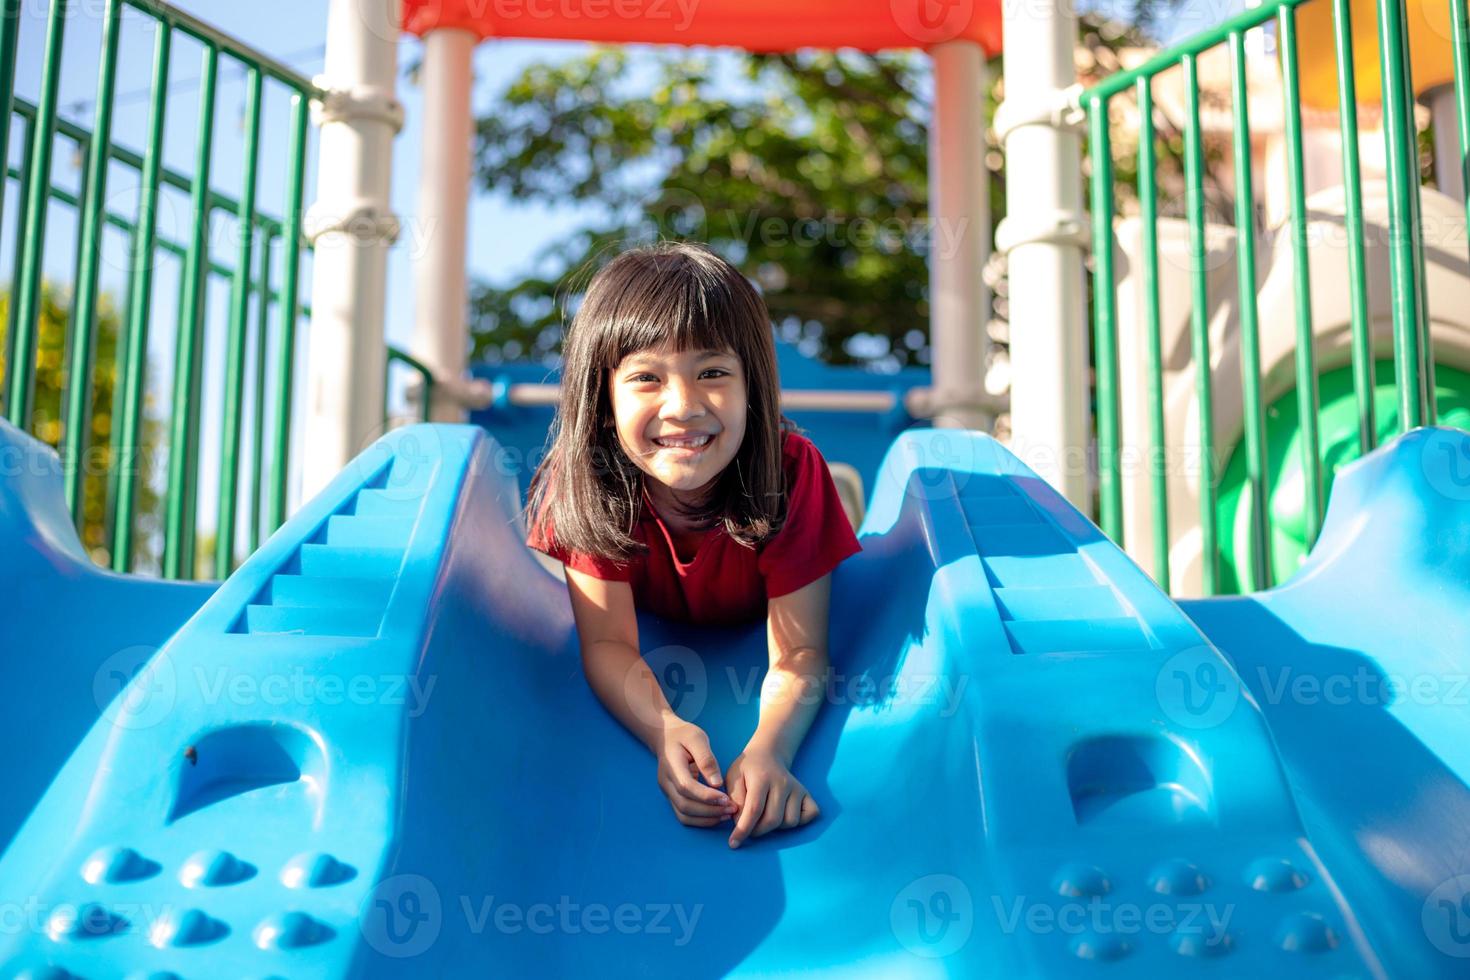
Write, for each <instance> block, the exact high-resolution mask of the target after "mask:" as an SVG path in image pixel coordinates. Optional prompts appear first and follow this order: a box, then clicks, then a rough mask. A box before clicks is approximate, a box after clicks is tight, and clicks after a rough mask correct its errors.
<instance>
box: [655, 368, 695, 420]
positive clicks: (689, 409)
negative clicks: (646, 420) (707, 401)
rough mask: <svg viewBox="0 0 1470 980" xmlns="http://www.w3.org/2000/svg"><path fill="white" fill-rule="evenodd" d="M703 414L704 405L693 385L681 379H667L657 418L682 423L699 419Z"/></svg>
mask: <svg viewBox="0 0 1470 980" xmlns="http://www.w3.org/2000/svg"><path fill="white" fill-rule="evenodd" d="M704 414H705V411H704V403H703V402H702V401H700V398H699V393H698V391H697V390H696V389H695V387H694V385H692V384H690V383H688V382H687V381H685V380H684V379H683V378H677V377H676V378H671V379H669V383H668V385H667V387H665V388H664V400H663V405H661V406H660V407H659V413H658V417H659V418H661V419H672V420H674V421H684V420H686V419H691V418H699V417H700V416H702V415H704Z"/></svg>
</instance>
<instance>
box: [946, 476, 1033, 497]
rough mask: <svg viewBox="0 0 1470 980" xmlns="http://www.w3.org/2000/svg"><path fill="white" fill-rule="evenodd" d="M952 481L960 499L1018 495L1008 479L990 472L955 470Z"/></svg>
mask: <svg viewBox="0 0 1470 980" xmlns="http://www.w3.org/2000/svg"><path fill="white" fill-rule="evenodd" d="M954 481H955V491H956V492H957V493H958V494H959V496H960V499H961V500H978V499H981V498H989V499H995V498H997V497H1019V496H1020V493H1019V492H1018V491H1017V490H1016V488H1015V487H1014V486H1012V485H1011V481H1010V480H1008V479H1006V478H1005V477H1003V476H995V475H994V474H990V473H967V472H964V471H963V470H961V471H957V472H955V474H954Z"/></svg>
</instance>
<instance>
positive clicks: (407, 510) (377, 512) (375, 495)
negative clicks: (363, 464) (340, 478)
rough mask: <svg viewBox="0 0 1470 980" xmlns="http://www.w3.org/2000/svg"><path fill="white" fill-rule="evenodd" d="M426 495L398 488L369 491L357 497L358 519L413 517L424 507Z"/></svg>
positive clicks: (360, 493) (362, 492)
mask: <svg viewBox="0 0 1470 980" xmlns="http://www.w3.org/2000/svg"><path fill="white" fill-rule="evenodd" d="M423 503H424V495H423V493H422V492H421V491H419V492H404V491H402V490H399V489H396V488H388V489H367V490H363V491H361V492H359V493H358V495H357V507H356V511H357V516H358V517H413V516H415V515H416V514H418V512H419V508H421V507H422V506H423Z"/></svg>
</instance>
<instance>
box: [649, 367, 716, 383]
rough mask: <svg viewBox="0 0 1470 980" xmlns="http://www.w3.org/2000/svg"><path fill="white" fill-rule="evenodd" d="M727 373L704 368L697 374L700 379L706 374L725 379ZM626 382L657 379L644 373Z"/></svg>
mask: <svg viewBox="0 0 1470 980" xmlns="http://www.w3.org/2000/svg"><path fill="white" fill-rule="evenodd" d="M729 373H730V372H729V371H726V370H725V369H724V368H705V369H704V370H703V371H701V372H699V376H700V377H701V378H702V377H704V376H705V375H706V374H712V375H714V376H716V377H726V376H727V375H729ZM628 380H629V381H632V382H635V383H642V382H644V381H657V380H658V378H657V377H655V376H654V375H652V374H646V373H645V374H635V375H634V376H633V377H631V378H629V379H628Z"/></svg>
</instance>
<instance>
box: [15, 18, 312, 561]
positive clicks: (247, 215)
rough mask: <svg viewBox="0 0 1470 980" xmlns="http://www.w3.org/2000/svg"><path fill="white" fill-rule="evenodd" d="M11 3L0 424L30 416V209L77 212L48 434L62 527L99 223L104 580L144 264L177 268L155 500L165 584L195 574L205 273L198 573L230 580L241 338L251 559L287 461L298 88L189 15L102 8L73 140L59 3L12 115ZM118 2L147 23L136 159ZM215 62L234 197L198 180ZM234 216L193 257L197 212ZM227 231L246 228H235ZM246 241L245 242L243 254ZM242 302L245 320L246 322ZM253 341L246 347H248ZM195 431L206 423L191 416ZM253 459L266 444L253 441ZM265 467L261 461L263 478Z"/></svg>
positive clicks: (86, 382)
mask: <svg viewBox="0 0 1470 980" xmlns="http://www.w3.org/2000/svg"><path fill="white" fill-rule="evenodd" d="M20 6H21V5H20V2H19V0H5V2H4V8H3V9H4V20H3V24H0V106H3V107H4V108H3V117H4V119H5V120H7V122H8V125H6V126H3V127H0V159H7V156H6V154H7V150H8V144H9V142H10V140H11V139H12V136H11V133H12V132H19V133H22V134H23V135H22V136H21V147H20V148H21V161H20V165H19V167H8V168H7V176H8V177H10V178H11V179H13V180H16V181H18V183H19V187H20V195H19V201H20V214H19V215H18V216H17V217H16V219H15V222H14V224H15V228H16V232H17V238H16V248H15V255H16V268H15V272H14V276H13V279H12V282H11V288H10V294H9V295H10V297H11V303H10V317H9V323H8V329H7V330H6V338H7V340H6V360H5V364H6V376H5V384H4V389H3V393H4V407H5V408H4V410H5V415H6V417H7V418H8V419H9V420H10V421H11V422H12V423H13V424H15V425H17V426H19V427H21V428H30V426H31V423H32V421H33V410H34V404H33V395H34V385H35V370H36V360H35V348H36V336H37V329H38V323H39V318H40V315H41V309H40V302H41V292H42V261H43V256H44V254H45V248H46V243H47V237H46V234H47V218H48V211H49V209H50V208H51V207H52V206H53V205H57V204H60V205H64V206H67V207H70V208H73V209H75V210H76V212H77V222H78V224H77V228H78V232H77V235H76V241H75V260H76V261H75V266H74V268H75V269H76V273H75V281H74V283H73V298H74V299H73V302H72V304H71V311H70V317H69V321H68V324H67V349H68V351H69V356H68V364H67V371H66V385H65V392H64V395H63V404H64V414H63V418H62V422H63V425H62V429H63V435H62V440H61V446H60V451H61V455H62V460H63V473H64V479H65V485H66V496H67V503H68V505H69V506H70V508H71V510H72V513H73V516H74V517H75V518H76V519H77V520H78V522H79V523H80V520H81V504H82V499H81V498H82V485H83V479H84V475H85V472H86V470H85V467H84V464H83V461H84V458H85V456H86V453H87V450H88V443H89V438H90V437H91V436H92V433H91V431H90V429H91V427H90V426H89V425H88V424H86V420H88V419H89V418H90V417H91V412H92V406H91V405H90V404H89V397H90V394H91V391H92V384H91V378H92V377H93V372H94V370H96V369H97V368H98V365H96V364H94V363H93V357H94V350H95V347H96V330H97V323H98V301H99V299H100V296H99V285H98V279H99V275H98V273H99V268H98V267H99V262H100V255H101V252H102V235H103V230H104V227H111V228H115V229H120V230H121V231H123V232H125V233H126V234H127V236H128V238H129V242H130V248H129V256H128V267H127V272H126V282H127V295H126V298H125V301H124V314H123V317H122V324H121V336H120V338H119V344H118V348H119V362H120V363H119V364H118V365H117V367H118V369H119V385H118V387H119V389H120V391H119V397H118V405H117V411H116V415H115V416H114V424H113V425H112V427H111V430H110V433H109V439H110V449H111V454H110V456H109V458H110V460H111V461H112V464H113V465H112V467H111V470H110V472H109V474H108V477H109V481H110V484H111V486H110V490H109V494H108V496H109V498H110V501H111V507H110V508H109V510H110V511H111V512H112V514H113V517H112V533H111V542H112V545H111V564H112V567H113V568H114V569H115V570H117V571H129V570H131V569H132V566H133V557H134V554H133V553H134V536H135V517H136V513H135V509H136V501H137V495H138V483H139V479H140V477H141V475H142V474H141V473H140V467H139V466H138V465H136V464H137V462H138V460H139V457H140V447H141V445H142V438H141V436H142V432H141V420H142V408H143V399H144V389H145V381H146V378H145V372H146V371H147V367H148V365H147V351H148V340H149V333H150V330H152V329H154V328H155V327H156V326H157V324H155V323H154V322H153V321H154V319H155V317H154V315H153V311H152V307H153V292H154V282H153V276H154V269H155V265H156V262H157V259H158V257H159V255H160V253H162V254H172V255H174V256H177V257H178V258H179V259H180V260H181V261H182V263H183V276H182V286H181V298H180V302H179V306H178V316H177V322H176V324H175V325H174V326H175V356H174V363H173V372H172V377H173V381H174V384H173V391H172V398H171V403H170V408H169V416H168V447H169V452H168V476H167V492H166V494H165V495H164V501H165V512H164V515H163V529H164V534H163V538H164V543H163V552H162V572H163V574H164V575H165V576H166V577H170V578H177V577H192V576H193V575H194V574H195V571H196V570H195V568H194V560H193V556H194V553H195V541H194V537H195V515H196V513H197V510H198V501H197V492H198V479H199V451H198V450H199V440H200V426H201V424H203V423H204V422H205V421H206V420H204V419H202V418H201V415H202V400H201V392H200V385H201V378H202V368H203V364H202V347H203V330H204V321H205V314H206V303H205V294H206V289H207V286H208V283H209V281H210V279H211V277H219V278H220V279H222V280H224V281H227V282H229V283H230V284H231V288H232V301H231V304H230V310H229V322H228V326H227V341H226V344H225V357H226V361H227V363H226V369H225V373H224V376H225V379H226V380H225V391H224V395H223V403H224V413H223V417H222V418H221V419H219V420H218V424H219V425H220V434H221V444H222V451H221V457H220V470H219V486H220V493H219V498H218V514H217V526H218V536H217V541H218V544H217V547H216V560H215V563H214V574H216V575H218V576H224V575H227V574H228V573H229V571H230V570H231V569H232V568H233V567H234V564H235V561H236V557H235V555H234V554H233V551H234V548H233V543H234V541H235V530H236V523H237V521H238V519H239V515H238V514H237V513H236V500H237V491H238V488H239V487H240V481H241V480H242V470H243V469H244V466H243V463H244V461H243V460H242V459H241V446H242V428H243V425H244V412H243V405H244V401H245V392H246V383H247V379H246V377H245V356H246V345H247V344H250V343H253V344H254V350H255V353H256V360H255V364H256V371H255V372H254V374H255V376H254V378H252V379H250V383H251V385H252V388H253V394H254V398H253V402H252V404H253V406H254V410H255V411H254V418H253V419H252V420H251V424H252V427H253V433H254V436H255V438H254V442H253V445H254V452H253V454H252V458H251V460H250V461H249V462H250V469H249V474H248V476H245V477H243V478H244V479H246V480H248V481H250V482H251V500H252V508H251V514H250V516H249V521H250V525H249V545H250V548H251V549H253V548H254V547H255V546H256V545H257V544H258V542H259V540H260V538H261V537H262V535H265V534H269V533H270V532H271V531H272V530H273V529H274V528H276V527H277V526H279V525H280V523H281V522H282V521H283V519H284V517H285V506H286V475H287V465H286V463H287V461H288V459H289V453H290V445H289V438H290V419H291V391H292V371H293V366H294V365H293V351H294V348H295V341H294V336H295V330H296V327H297V324H298V322H299V320H300V317H301V316H302V315H303V314H304V312H305V311H303V310H302V308H301V304H300V302H299V292H300V284H301V269H302V251H303V245H302V235H301V213H302V195H303V190H304V180H305V167H306V151H307V119H308V109H309V104H310V100H311V99H312V98H313V97H315V96H317V95H318V92H317V90H316V88H315V87H314V86H313V85H312V84H311V82H310V81H309V80H308V79H306V78H305V77H303V76H301V75H300V74H298V73H296V72H294V71H292V70H291V69H289V68H288V67H286V66H284V65H282V64H280V63H278V62H276V61H274V60H273V59H271V58H269V57H268V56H266V55H263V54H261V53H260V52H258V51H255V50H253V49H251V48H249V47H247V46H245V45H243V44H241V43H239V42H238V41H235V40H234V39H232V38H229V37H227V36H225V35H224V34H221V33H220V32H218V31H216V30H214V29H213V28H211V27H209V26H208V25H206V24H203V23H201V22H200V21H198V20H196V19H195V18H193V17H191V16H189V15H188V14H185V13H183V12H182V11H180V10H177V9H175V8H173V7H170V6H168V5H166V4H163V3H157V2H151V0H106V4H105V7H104V11H103V24H102V50H101V53H100V61H99V69H98V75H97V79H98V81H97V99H96V108H95V116H94V120H93V125H92V127H91V129H90V130H88V129H84V128H82V127H80V126H77V125H75V124H72V123H69V122H66V121H64V120H62V119H60V118H59V116H58V111H57V95H58V88H59V82H60V75H61V58H62V47H63V34H64V31H65V27H66V24H67V20H68V16H69V14H68V0H52V3H51V5H50V10H49V14H48V19H47V25H46V40H45V48H44V52H43V59H44V60H43V62H42V69H41V83H40V90H39V98H38V100H37V102H35V103H28V102H25V101H23V100H20V99H18V98H15V95H14V92H15V75H16V60H17V59H16V47H17V41H18V37H19V33H20V17H19V14H20ZM124 6H127V7H130V8H132V9H134V10H136V11H139V12H141V13H142V14H144V15H146V16H147V17H148V18H150V19H151V20H152V21H153V22H154V24H155V25H156V29H155V35H154V46H153V59H152V71H151V84H150V86H149V91H148V96H149V99H150V109H149V114H148V124H147V131H146V133H145V135H144V137H143V146H142V147H141V149H139V150H134V149H129V148H127V147H124V146H122V145H119V143H117V142H115V141H114V138H113V132H112V119H113V109H114V103H115V99H116V95H117V73H118V48H119V37H120V34H121V30H122V24H123V17H122V14H123V8H124ZM180 35H185V36H188V37H190V38H192V39H194V40H195V41H197V42H199V44H200V45H201V46H202V51H203V53H202V60H201V65H200V75H199V105H198V109H197V120H198V130H197V136H196V142H195V151H194V169H193V173H192V174H189V175H186V174H181V173H178V172H175V171H174V170H171V169H169V168H167V167H165V166H164V164H163V157H164V142H163V140H164V128H165V122H166V116H167V114H168V113H169V112H170V109H171V107H170V105H169V98H168V89H169V69H170V65H171V63H172V61H173V54H174V44H175V40H176V38H177V37H178V36H180ZM222 61H228V62H233V63H235V64H237V65H238V66H240V68H241V69H242V70H243V71H244V75H245V89H246V103H245V112H244V116H245V123H244V150H243V154H244V155H243V166H242V170H243V173H244V179H243V181H242V186H241V187H240V189H239V192H238V196H236V197H231V196H228V195H226V194H223V193H221V192H219V191H218V190H216V189H215V187H214V186H213V183H212V181H211V164H212V161H213V151H214V146H213V134H214V116H215V111H216V103H217V88H218V81H219V75H220V67H221V62H222ZM267 82H270V83H271V84H274V85H280V86H283V87H284V88H285V90H286V92H287V93H288V96H289V100H290V111H289V117H290V123H289V146H288V149H287V152H286V158H285V159H284V160H282V161H272V163H273V165H275V164H280V165H283V168H284V172H285V173H286V175H287V176H286V200H285V207H284V211H285V217H284V218H283V219H282V218H275V217H272V216H270V215H267V214H264V213H262V212H261V210H260V209H259V208H258V207H257V202H256V185H257V176H258V171H259V163H260V160H259V151H260V143H261V108H262V102H263V92H264V90H265V85H266V84H267ZM58 139H60V140H65V141H69V142H70V143H71V144H73V145H74V147H75V148H76V152H77V155H78V157H79V158H80V159H81V161H82V164H81V170H82V174H81V188H82V189H81V193H80V195H72V194H68V193H67V192H65V191H63V190H61V189H59V188H57V187H56V186H54V185H53V184H52V181H51V180H49V179H48V177H49V175H50V174H51V169H52V159H53V154H54V152H55V147H56V144H57V141H58ZM112 165H121V166H123V167H126V168H131V169H132V170H133V171H135V172H136V174H137V177H138V188H139V189H138V194H137V199H136V202H135V210H133V211H132V213H126V212H119V211H118V210H116V209H115V208H114V207H109V206H108V205H109V203H110V202H109V196H108V189H107V181H108V171H109V169H110V167H111V166H112ZM165 187H172V188H175V189H176V190H178V191H182V192H186V193H188V194H189V195H190V212H189V213H190V217H191V219H192V220H191V226H190V230H189V234H188V236H187V239H186V240H185V241H171V240H168V239H167V238H165V237H163V236H162V235H160V233H159V229H158V215H159V207H160V191H161V189H162V188H165ZM217 211H219V212H224V213H227V214H229V215H231V216H233V217H234V219H235V220H236V221H237V222H238V228H239V229H241V233H240V234H239V235H238V238H239V244H238V247H237V248H236V249H235V251H234V254H233V255H228V256H222V257H221V258H223V259H225V260H226V261H221V260H220V259H218V258H216V257H214V256H211V255H210V254H209V244H210V243H209V240H208V230H209V223H210V219H211V217H212V216H213V214H214V213H215V212H217ZM245 229H249V232H248V233H247V232H246V231H245ZM257 236H258V239H259V244H258V246H257ZM277 246H279V251H280V252H281V270H282V271H281V284H280V287H279V289H273V288H272V286H271V283H270V277H271V257H272V254H273V252H275V251H276V250H277ZM252 294H253V295H254V296H255V297H256V317H255V321H254V323H253V324H252V322H251V320H250V315H249V314H250V303H251V298H252ZM272 308H274V309H275V310H276V311H277V315H278V317H279V320H280V324H279V330H278V331H277V333H278V336H277V338H276V344H275V363H274V364H273V365H270V366H269V368H268V367H267V365H266V363H265V360H264V357H265V351H266V335H267V332H268V329H269V321H270V317H271V312H272ZM252 334H253V336H252ZM267 399H270V401H271V402H272V403H273V411H272V412H271V415H272V416H273V420H274V423H273V427H272V431H271V432H270V433H269V434H268V435H267V433H266V432H265V431H264V426H265V415H266V411H265V409H266V405H267ZM208 421H209V422H210V423H213V422H215V420H208ZM267 445H268V446H269V449H268V450H267V449H266V446H267ZM267 463H268V464H269V465H268V466H267Z"/></svg>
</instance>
